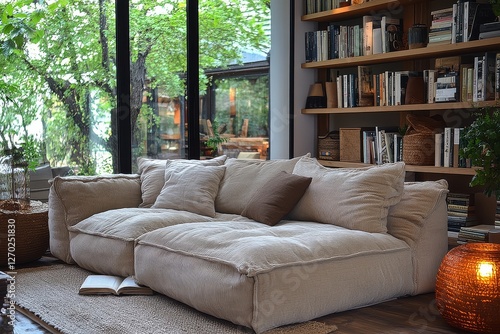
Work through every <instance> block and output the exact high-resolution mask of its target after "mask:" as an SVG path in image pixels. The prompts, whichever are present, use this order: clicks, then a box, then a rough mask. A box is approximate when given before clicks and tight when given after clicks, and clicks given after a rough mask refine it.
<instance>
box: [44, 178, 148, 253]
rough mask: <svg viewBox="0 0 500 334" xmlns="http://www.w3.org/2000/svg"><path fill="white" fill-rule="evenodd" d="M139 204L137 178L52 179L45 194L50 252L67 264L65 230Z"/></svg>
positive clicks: (139, 188)
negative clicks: (47, 203)
mask: <svg viewBox="0 0 500 334" xmlns="http://www.w3.org/2000/svg"><path fill="white" fill-rule="evenodd" d="M140 203H141V186H140V179H139V175H125V174H115V175H100V176H66V177H59V176H57V177H55V178H54V179H53V180H52V181H51V188H50V193H49V232H50V250H51V252H52V254H53V255H54V256H56V257H58V258H59V259H61V260H63V261H65V262H68V263H71V262H73V261H72V258H71V255H70V252H69V232H68V227H69V226H73V225H75V224H76V223H78V222H80V221H82V220H83V219H85V218H88V217H90V216H92V215H93V214H95V213H97V212H102V211H106V210H111V209H117V208H122V207H137V206H138V205H139V204H140Z"/></svg>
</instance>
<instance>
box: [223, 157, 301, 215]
mask: <svg viewBox="0 0 500 334" xmlns="http://www.w3.org/2000/svg"><path fill="white" fill-rule="evenodd" d="M299 159H300V158H293V159H277V160H243V159H228V160H226V163H225V166H226V173H225V174H224V177H223V178H222V180H221V183H220V187H219V193H218V194H217V197H216V198H215V211H217V212H223V213H234V214H238V215H240V214H241V213H242V212H243V210H244V209H245V207H246V206H247V204H248V203H249V202H250V199H251V198H252V196H253V195H254V194H255V192H257V191H259V189H260V188H262V187H263V186H264V185H265V184H267V183H268V182H269V181H271V180H272V179H273V178H274V177H275V176H276V175H278V173H279V172H281V171H285V172H288V173H291V172H292V171H293V167H294V166H295V164H296V163H297V161H299Z"/></svg>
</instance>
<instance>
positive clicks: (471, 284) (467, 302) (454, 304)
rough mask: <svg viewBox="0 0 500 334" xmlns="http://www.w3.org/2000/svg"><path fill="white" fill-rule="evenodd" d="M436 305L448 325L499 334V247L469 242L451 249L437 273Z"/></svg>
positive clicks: (476, 331)
mask: <svg viewBox="0 0 500 334" xmlns="http://www.w3.org/2000/svg"><path fill="white" fill-rule="evenodd" d="M436 306H437V308H438V310H439V312H440V314H441V316H442V317H443V318H444V319H445V320H446V321H447V322H448V323H449V324H450V325H451V326H454V327H457V328H460V329H463V330H467V331H470V332H474V333H500V244H493V243H468V244H464V245H461V246H458V247H455V248H453V249H452V250H450V251H449V252H448V254H446V255H445V257H444V258H443V261H442V262H441V266H440V267H439V271H438V274H437V278H436Z"/></svg>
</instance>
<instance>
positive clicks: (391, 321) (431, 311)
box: [0, 259, 468, 334]
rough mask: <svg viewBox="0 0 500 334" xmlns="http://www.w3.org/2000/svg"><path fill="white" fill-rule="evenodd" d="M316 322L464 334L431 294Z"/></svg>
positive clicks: (344, 332) (43, 333)
mask: <svg viewBox="0 0 500 334" xmlns="http://www.w3.org/2000/svg"><path fill="white" fill-rule="evenodd" d="M48 262H50V259H42V260H41V261H40V262H39V263H33V265H47V263H48ZM32 318H33V319H35V320H32ZM16 320H17V321H16V326H15V328H14V331H13V332H12V331H11V332H10V333H15V334H24V333H28V334H47V333H53V332H52V331H50V330H48V329H47V328H46V325H43V324H42V325H41V324H39V323H38V321H36V317H35V316H34V315H30V317H27V316H26V315H24V314H22V313H21V312H17V313H16ZM316 321H320V322H324V323H326V324H329V325H335V326H337V328H338V329H337V330H336V331H334V332H332V334H412V333H425V334H432V333H468V332H465V331H461V330H458V329H455V328H453V327H451V326H449V325H448V324H447V323H446V322H445V321H444V320H443V319H442V318H441V317H440V315H439V312H438V310H437V308H436V305H435V299H434V294H433V293H429V294H424V295H419V296H414V297H405V298H399V299H395V300H391V301H387V302H385V303H380V304H377V305H373V306H370V307H365V308H360V309H356V310H351V311H345V312H340V313H335V314H331V315H328V316H324V317H322V318H319V319H316ZM0 333H2V334H3V333H9V332H8V331H5V327H3V326H2V321H1V318H0ZM187 334H190V333H187ZM193 334H198V333H193ZM200 334H201V333H200ZM311 334H314V333H311Z"/></svg>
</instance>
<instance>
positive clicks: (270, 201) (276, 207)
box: [241, 172, 312, 226]
mask: <svg viewBox="0 0 500 334" xmlns="http://www.w3.org/2000/svg"><path fill="white" fill-rule="evenodd" d="M311 180H312V178H310V177H304V176H300V175H295V174H289V173H287V172H280V173H279V174H278V175H276V177H274V178H273V179H272V180H271V181H269V182H268V183H266V184H265V185H264V186H263V187H262V188H260V189H259V190H258V191H256V192H255V194H254V195H253V196H252V198H251V199H250V202H249V203H248V205H247V206H246V207H245V209H244V210H243V212H242V213H241V215H243V216H245V217H248V218H250V219H253V220H256V221H258V222H261V223H263V224H267V225H270V226H274V225H276V224H277V223H278V222H279V221H280V220H281V219H283V217H285V216H286V215H287V214H288V212H290V210H292V209H293V207H294V206H295V204H297V202H298V201H299V200H300V198H301V197H302V195H303V194H304V192H305V191H306V189H307V187H308V186H309V184H310V183H311Z"/></svg>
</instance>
